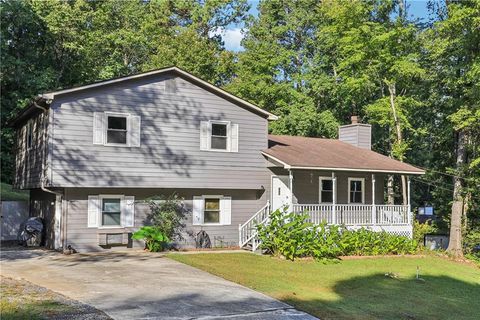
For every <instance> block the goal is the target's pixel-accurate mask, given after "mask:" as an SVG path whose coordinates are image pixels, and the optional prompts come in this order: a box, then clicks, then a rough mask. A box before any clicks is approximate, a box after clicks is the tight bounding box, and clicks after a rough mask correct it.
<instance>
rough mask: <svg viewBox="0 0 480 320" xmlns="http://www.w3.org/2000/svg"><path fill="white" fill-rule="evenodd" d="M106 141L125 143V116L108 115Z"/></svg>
mask: <svg viewBox="0 0 480 320" xmlns="http://www.w3.org/2000/svg"><path fill="white" fill-rule="evenodd" d="M107 143H118V144H127V117H118V116H108V126H107Z"/></svg>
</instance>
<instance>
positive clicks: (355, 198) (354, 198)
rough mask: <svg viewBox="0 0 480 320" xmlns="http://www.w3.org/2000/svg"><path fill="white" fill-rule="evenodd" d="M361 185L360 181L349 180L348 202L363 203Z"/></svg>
mask: <svg viewBox="0 0 480 320" xmlns="http://www.w3.org/2000/svg"><path fill="white" fill-rule="evenodd" d="M362 189H363V184H362V180H350V202H351V203H362V202H363V199H362V198H363V197H362V193H363V190H362Z"/></svg>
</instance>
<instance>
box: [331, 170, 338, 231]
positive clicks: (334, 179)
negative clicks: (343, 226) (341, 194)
mask: <svg viewBox="0 0 480 320" xmlns="http://www.w3.org/2000/svg"><path fill="white" fill-rule="evenodd" d="M332 188H333V194H332V198H333V199H332V224H337V177H335V172H333V171H332Z"/></svg>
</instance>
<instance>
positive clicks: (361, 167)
mask: <svg viewBox="0 0 480 320" xmlns="http://www.w3.org/2000/svg"><path fill="white" fill-rule="evenodd" d="M268 139H269V148H268V149H266V150H264V151H263V152H262V153H263V154H264V155H265V156H266V157H267V158H269V159H270V160H273V161H274V162H277V163H279V164H281V165H282V166H283V167H284V168H286V169H311V170H339V171H358V172H382V173H396V174H411V175H421V174H424V173H425V171H423V170H422V169H419V168H417V167H414V166H412V165H410V164H407V163H404V162H400V161H397V160H394V159H391V158H389V157H387V156H384V155H382V154H379V153H377V152H374V151H371V150H367V149H363V148H358V147H355V146H353V145H350V144H348V143H345V142H342V141H339V140H335V139H322V138H307V137H297V136H277V135H269V136H268Z"/></svg>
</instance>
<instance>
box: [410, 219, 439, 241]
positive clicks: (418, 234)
mask: <svg viewBox="0 0 480 320" xmlns="http://www.w3.org/2000/svg"><path fill="white" fill-rule="evenodd" d="M437 231H438V228H437V226H436V225H435V224H434V222H432V221H430V220H428V221H427V222H425V223H420V222H418V220H416V219H415V221H414V222H413V239H415V241H417V243H418V244H419V245H422V246H423V242H424V238H425V235H426V234H432V233H436V232H437Z"/></svg>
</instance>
